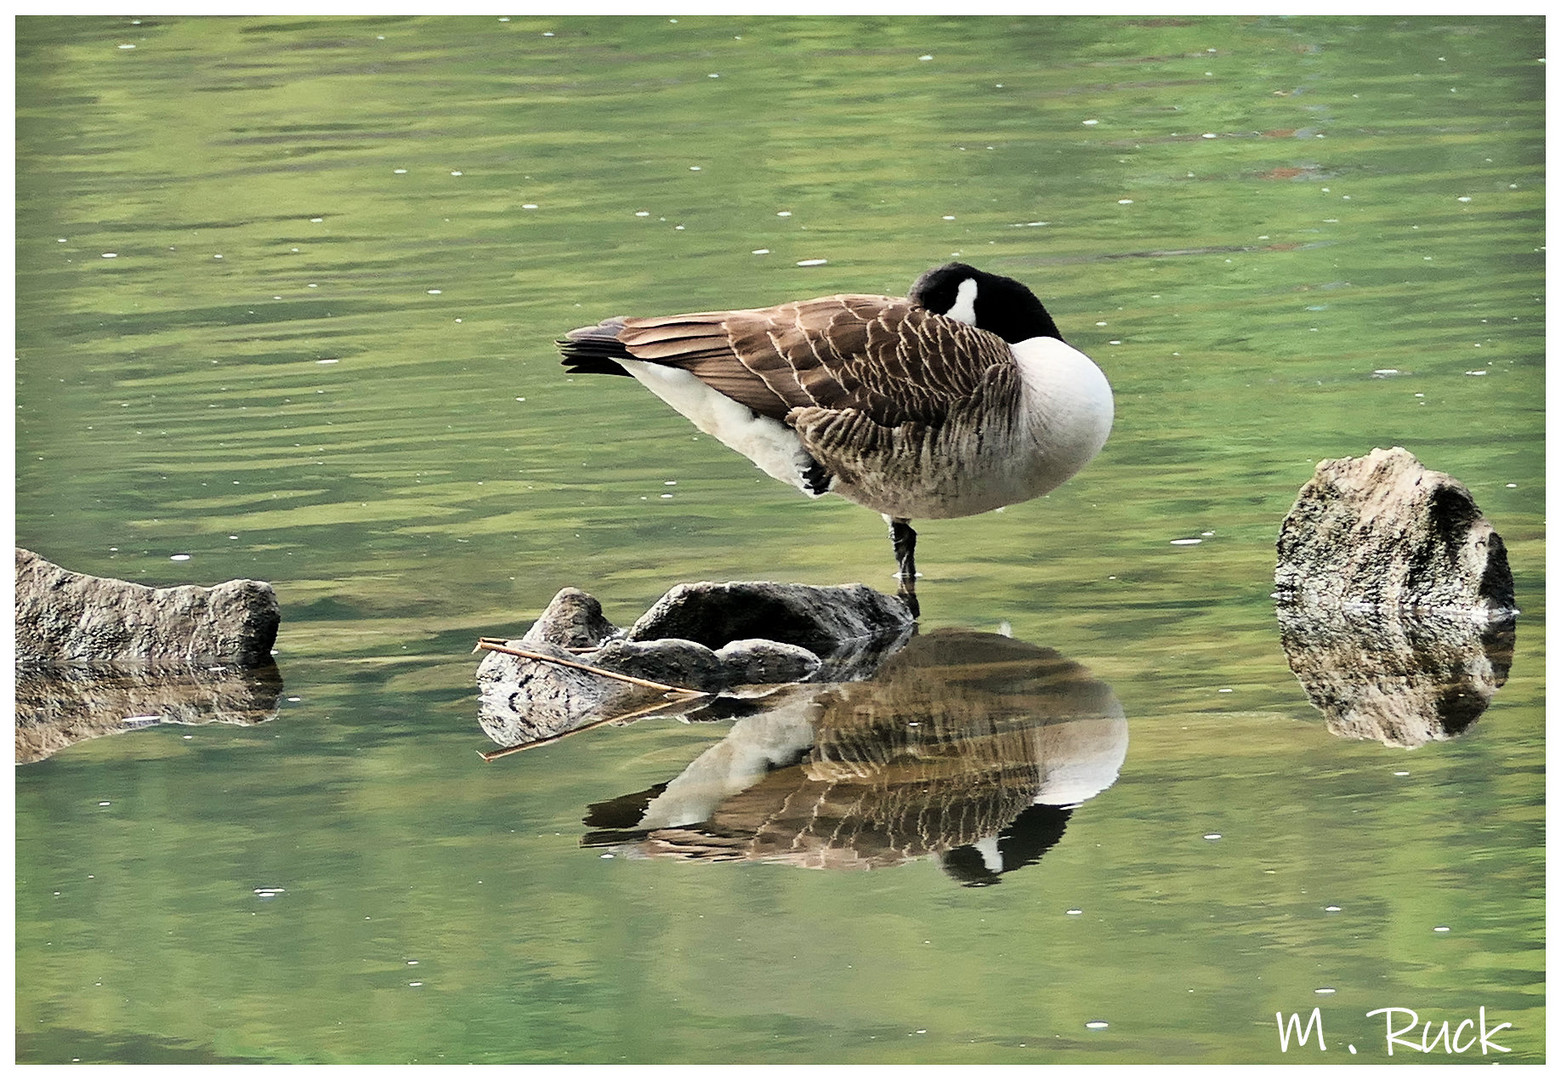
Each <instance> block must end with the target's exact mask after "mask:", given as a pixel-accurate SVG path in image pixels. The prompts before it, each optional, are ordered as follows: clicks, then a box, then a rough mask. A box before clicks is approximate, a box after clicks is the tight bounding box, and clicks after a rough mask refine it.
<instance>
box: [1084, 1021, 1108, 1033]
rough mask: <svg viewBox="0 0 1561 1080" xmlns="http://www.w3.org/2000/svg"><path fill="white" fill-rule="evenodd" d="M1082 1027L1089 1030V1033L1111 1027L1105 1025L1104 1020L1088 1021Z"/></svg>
mask: <svg viewBox="0 0 1561 1080" xmlns="http://www.w3.org/2000/svg"><path fill="white" fill-rule="evenodd" d="M1084 1026H1085V1027H1087V1028H1089V1029H1090V1030H1091V1031H1100V1030H1102V1029H1104V1028H1108V1027H1110V1026H1111V1025H1110V1024H1108V1023H1106V1022H1105V1021H1104V1020H1089V1021H1086V1022H1085V1024H1084Z"/></svg>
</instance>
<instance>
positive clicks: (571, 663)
mask: <svg viewBox="0 0 1561 1080" xmlns="http://www.w3.org/2000/svg"><path fill="white" fill-rule="evenodd" d="M477 648H478V649H486V650H487V651H489V652H497V653H504V654H505V655H507V656H519V657H521V658H522V659H525V660H540V661H542V662H544V663H548V664H558V665H560V666H561V667H569V668H576V669H578V670H580V671H588V672H590V673H591V674H592V675H600V676H602V677H603V678H606V679H617V680H619V681H620V682H626V683H633V684H634V685H635V686H644V687H648V688H650V689H652V690H661V691H664V692H665V693H669V694H691V695H696V696H699V697H708V696H709V694H708V693H707V692H706V691H704V690H690V689H689V688H688V687H686V686H671V685H669V684H667V683H659V682H652V681H651V680H649V679H640V678H636V677H635V676H633V675H625V674H623V672H621V671H609V670H608V669H607V668H603V667H597V666H596V665H595V664H587V663H584V662H582V661H580V660H565V659H564V658H563V657H561V656H549V655H548V654H547V653H539V652H532V651H530V650H529V649H517V648H515V647H514V646H513V645H502V644H498V643H496V642H495V641H494V640H493V639H491V638H479V639H478V640H477Z"/></svg>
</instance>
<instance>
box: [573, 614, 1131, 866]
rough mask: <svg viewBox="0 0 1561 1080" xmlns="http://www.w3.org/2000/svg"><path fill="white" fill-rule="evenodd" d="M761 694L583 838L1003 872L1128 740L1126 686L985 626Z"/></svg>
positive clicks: (663, 849)
mask: <svg viewBox="0 0 1561 1080" xmlns="http://www.w3.org/2000/svg"><path fill="white" fill-rule="evenodd" d="M749 707H750V708H753V709H755V710H757V711H755V712H753V714H752V715H748V716H745V717H743V718H741V719H739V720H738V721H737V722H736V723H735V724H734V725H733V727H732V729H731V731H730V732H729V733H728V734H727V736H726V737H725V738H724V739H722V740H721V742H719V743H717V744H716V745H715V746H712V747H711V748H710V749H709V750H707V751H705V753H703V754H701V755H700V756H699V757H698V758H697V759H695V760H694V761H693V762H692V763H690V764H689V766H688V767H687V768H686V769H684V770H683V772H682V773H681V774H680V775H679V776H677V777H676V778H675V779H673V780H671V781H669V782H667V783H665V784H660V785H657V786H656V787H654V788H652V789H651V790H649V791H646V792H641V793H638V794H634V795H626V796H622V797H620V798H618V799H614V800H611V801H609V802H604V803H598V804H595V805H593V806H592V807H591V808H590V812H589V814H588V816H587V817H586V821H585V823H586V824H587V825H588V826H591V827H593V830H594V831H592V832H590V833H588V834H587V835H586V836H585V837H584V839H583V841H582V843H584V844H585V845H587V846H612V847H614V848H615V849H616V850H617V851H619V852H620V853H623V854H635V855H644V856H673V857H682V858H690V859H713V860H755V861H762V862H777V863H787V864H791V865H795V866H803V867H811V868H828V869H872V868H878V867H887V866H895V865H899V864H901V863H905V862H909V861H912V860H915V859H921V858H926V857H936V858H938V859H939V860H940V862H941V864H942V866H943V868H944V869H945V870H946V871H947V872H948V873H949V874H950V875H951V876H953V877H955V878H956V879H958V880H960V881H962V882H964V883H966V884H970V885H987V884H993V883H995V882H996V881H997V880H998V878H999V875H1001V874H1003V873H1007V872H1010V871H1012V870H1015V869H1018V868H1019V867H1021V866H1026V865H1029V864H1031V863H1034V862H1035V861H1036V860H1037V859H1039V858H1040V857H1041V855H1042V854H1044V853H1045V852H1046V851H1047V850H1048V849H1049V848H1050V847H1051V846H1052V845H1053V844H1055V843H1056V842H1057V841H1058V840H1059V839H1060V838H1061V836H1062V833H1063V829H1064V828H1065V826H1066V824H1067V821H1068V818H1069V815H1070V814H1071V813H1072V811H1073V809H1074V808H1075V807H1077V806H1078V804H1080V803H1082V802H1084V801H1085V800H1087V799H1090V798H1092V797H1093V796H1095V795H1097V794H1099V793H1100V792H1101V791H1104V790H1105V789H1106V788H1108V787H1110V786H1111V784H1113V783H1114V782H1115V781H1116V778H1117V774H1118V771H1119V770H1120V768H1121V765H1122V762H1123V760H1124V758H1125V756H1126V753H1127V720H1126V718H1125V717H1124V715H1123V711H1122V706H1121V705H1120V703H1118V701H1117V699H1116V697H1115V695H1113V694H1112V692H1111V689H1110V688H1109V687H1108V686H1106V685H1105V684H1104V683H1101V682H1099V681H1098V680H1096V679H1094V678H1092V677H1091V676H1090V674H1089V672H1088V671H1086V670H1085V669H1084V668H1083V667H1081V666H1080V665H1078V664H1076V663H1074V662H1073V661H1070V660H1068V659H1066V658H1064V657H1062V656H1059V655H1058V654H1057V653H1056V652H1054V651H1052V650H1050V649H1042V648H1038V647H1036V646H1033V645H1029V644H1027V643H1025V642H1021V641H1014V640H1012V639H1010V638H1006V637H1001V636H998V635H995V634H982V633H976V632H974V631H963V630H943V631H934V632H932V633H928V634H925V635H921V636H919V637H916V638H914V639H912V640H911V641H910V643H909V644H908V645H906V646H905V648H904V649H902V650H901V651H900V652H898V653H896V654H895V655H894V656H892V657H890V658H889V660H888V661H887V662H886V663H885V664H884V665H883V666H882V667H881V668H880V669H879V671H878V672H877V674H876V675H875V676H874V677H873V678H872V679H871V680H869V681H865V682H854V683H834V684H828V685H807V684H802V685H798V686H794V687H791V688H789V689H788V690H786V691H784V692H781V693H779V694H776V695H774V696H772V697H770V698H768V699H763V700H761V701H755V702H751V703H749Z"/></svg>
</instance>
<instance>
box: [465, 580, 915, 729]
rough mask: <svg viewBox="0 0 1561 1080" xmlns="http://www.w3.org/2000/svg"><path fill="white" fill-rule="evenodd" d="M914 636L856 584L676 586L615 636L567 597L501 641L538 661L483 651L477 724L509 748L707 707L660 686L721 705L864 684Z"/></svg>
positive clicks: (900, 609)
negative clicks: (751, 696) (805, 685)
mask: <svg viewBox="0 0 1561 1080" xmlns="http://www.w3.org/2000/svg"><path fill="white" fill-rule="evenodd" d="M914 628H915V620H914V619H913V618H912V617H911V614H910V611H909V610H908V609H907V608H906V607H905V605H904V603H903V602H902V601H900V600H898V599H897V598H894V597H889V596H885V595H884V594H883V593H880V592H877V591H875V590H873V589H870V588H868V587H867V586H865V585H845V586H839V587H837V588H820V587H815V586H807V585H777V584H773V583H770V582H729V583H726V584H715V583H711V582H700V583H696V584H692V585H678V586H675V587H674V588H673V589H672V590H671V591H669V592H668V593H667V594H666V595H665V596H663V597H662V598H661V599H660V600H658V601H657V602H656V603H655V604H654V605H652V607H651V609H650V610H649V611H648V612H646V614H645V615H643V616H641V618H640V619H639V620H638V621H637V622H636V623H635V624H634V626H633V628H632V629H631V630H630V631H628V632H627V633H626V634H622V635H621V636H620V632H619V631H618V629H617V628H616V627H615V626H613V624H612V623H611V622H609V621H608V620H607V619H606V618H605V616H603V614H602V610H601V605H600V604H599V603H597V601H596V600H595V598H594V597H592V596H590V595H589V594H587V593H584V592H581V591H580V590H578V589H564V590H562V591H561V592H559V594H558V595H557V596H555V597H554V598H553V601H552V603H550V604H549V605H548V608H547V610H546V611H544V612H543V614H542V615H541V616H540V617H539V618H538V619H537V621H536V622H535V623H534V624H533V625H532V627H531V628H530V630H528V631H527V632H526V634H525V636H524V637H523V638H521V639H519V640H518V641H513V642H508V643H506V648H515V647H519V648H521V649H522V650H525V651H531V652H535V653H537V654H538V656H540V657H541V658H540V659H539V658H537V657H528V656H522V655H513V654H511V653H508V652H503V651H489V653H488V655H487V656H486V657H485V658H484V659H483V661H482V663H481V664H480V665H479V666H478V668H477V684H478V688H479V691H480V697H481V703H480V707H479V715H480V718H481V723H482V726H483V729H484V730H485V731H486V732H487V733H488V735H489V737H490V738H492V739H493V740H494V741H495V742H498V743H499V744H500V745H502V746H507V747H512V746H518V745H522V744H525V743H534V742H538V741H541V740H546V739H551V738H554V737H556V736H558V735H560V734H562V733H564V732H567V731H571V730H575V729H577V728H579V727H582V726H584V725H588V724H594V723H597V722H600V721H603V720H606V719H611V718H613V717H615V716H627V715H634V716H638V715H642V714H645V713H646V712H647V711H658V710H659V711H664V712H666V713H690V711H691V710H695V709H705V708H709V707H711V706H712V705H713V703H712V702H711V700H710V698H709V697H706V698H703V699H692V703H691V699H690V698H689V696H688V695H678V694H675V693H674V694H669V693H668V692H667V691H666V689H665V687H676V688H680V689H686V690H692V691H697V692H699V693H700V694H703V695H719V694H722V693H724V692H726V691H728V690H733V689H734V688H737V687H752V686H754V685H783V684H788V683H793V682H800V681H804V680H818V679H821V678H824V677H826V676H827V677H828V678H830V679H831V680H832V681H841V680H845V679H851V678H859V677H865V676H866V675H869V674H871V672H872V671H873V670H874V669H875V668H876V667H877V665H878V663H879V662H881V660H882V658H883V657H884V656H886V655H888V654H889V653H892V652H893V651H894V650H895V649H897V648H898V647H899V646H900V645H902V644H903V643H904V642H905V641H906V640H907V639H908V638H909V637H910V635H911V633H912V631H913V630H914ZM580 664H585V665H588V666H590V667H594V668H599V669H605V670H606V671H610V672H613V673H615V674H617V675H623V676H632V677H634V678H637V679H642V680H648V681H650V682H653V683H658V684H662V687H661V688H658V687H653V686H643V685H635V684H633V683H629V682H626V681H624V680H622V679H618V678H613V677H612V676H610V675H605V674H599V673H593V672H591V671H587V670H582V669H581V668H580V667H579V666H578V665H580Z"/></svg>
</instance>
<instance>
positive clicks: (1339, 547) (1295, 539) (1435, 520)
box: [1274, 447, 1514, 614]
mask: <svg viewBox="0 0 1561 1080" xmlns="http://www.w3.org/2000/svg"><path fill="white" fill-rule="evenodd" d="M1277 549H1278V555H1279V559H1278V564H1277V566H1276V568H1275V570H1274V586H1275V597H1276V599H1278V600H1279V602H1280V603H1281V604H1303V605H1319V606H1324V607H1341V606H1357V607H1365V608H1375V607H1396V608H1410V609H1421V610H1432V611H1438V610H1440V611H1464V612H1480V613H1485V614H1499V613H1501V612H1510V611H1512V610H1514V597H1513V588H1512V571H1511V570H1510V568H1509V567H1508V565H1507V549H1506V546H1505V545H1504V544H1503V543H1502V542H1501V537H1500V536H1498V535H1497V534H1496V532H1495V531H1494V530H1493V529H1492V528H1491V525H1490V522H1488V521H1486V520H1485V518H1484V517H1483V516H1482V515H1481V514H1480V508H1479V507H1478V506H1476V505H1475V502H1474V499H1473V497H1472V496H1471V495H1470V494H1469V490H1468V488H1466V487H1464V485H1463V484H1461V483H1459V482H1458V481H1457V480H1455V479H1453V478H1452V477H1451V476H1448V475H1447V474H1445V473H1439V472H1432V471H1430V470H1428V469H1426V468H1425V467H1424V466H1422V465H1421V464H1420V462H1419V461H1417V460H1415V457H1414V455H1413V454H1411V453H1409V451H1407V450H1405V449H1403V448H1402V447H1394V448H1393V449H1391V450H1380V449H1379V450H1373V451H1372V452H1371V453H1370V454H1368V455H1366V456H1365V457H1363V458H1339V459H1337V460H1334V461H1324V462H1320V463H1319V464H1318V466H1317V470H1316V472H1315V474H1314V475H1313V476H1312V479H1311V480H1310V481H1308V482H1307V483H1306V485H1305V486H1303V487H1302V488H1301V491H1300V494H1299V495H1298V496H1297V497H1296V501H1295V505H1294V506H1293V507H1291V509H1290V513H1289V514H1288V515H1286V517H1285V520H1284V523H1283V525H1282V526H1281V527H1280V530H1279V540H1278V544H1277Z"/></svg>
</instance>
